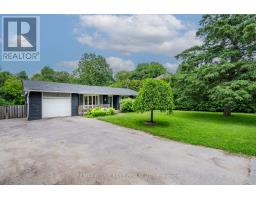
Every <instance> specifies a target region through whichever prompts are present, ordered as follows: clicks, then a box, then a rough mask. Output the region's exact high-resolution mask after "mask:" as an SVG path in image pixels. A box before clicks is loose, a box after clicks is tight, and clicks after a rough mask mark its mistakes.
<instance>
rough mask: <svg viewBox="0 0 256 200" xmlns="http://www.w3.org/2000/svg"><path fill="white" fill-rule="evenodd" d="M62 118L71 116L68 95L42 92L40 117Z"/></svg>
mask: <svg viewBox="0 0 256 200" xmlns="http://www.w3.org/2000/svg"><path fill="white" fill-rule="evenodd" d="M64 116H71V96H70V94H64V93H49V92H44V93H43V98H42V117H43V118H48V117H64Z"/></svg>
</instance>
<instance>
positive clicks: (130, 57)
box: [0, 15, 201, 75]
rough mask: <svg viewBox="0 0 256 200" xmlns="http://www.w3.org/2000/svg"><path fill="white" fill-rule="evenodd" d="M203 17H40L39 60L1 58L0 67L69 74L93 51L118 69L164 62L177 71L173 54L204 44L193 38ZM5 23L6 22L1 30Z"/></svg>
mask: <svg viewBox="0 0 256 200" xmlns="http://www.w3.org/2000/svg"><path fill="white" fill-rule="evenodd" d="M1 17H2V16H1ZM200 18H201V16H200V15H40V45H41V61H39V62H2V61H0V66H1V68H2V70H8V71H11V72H14V73H16V72H19V71H21V70H26V71H27V72H28V73H29V75H31V74H33V73H36V72H38V71H40V69H41V68H42V67H43V66H45V65H48V66H51V67H52V68H54V69H56V70H65V71H69V72H71V71H72V70H74V69H75V67H76V66H77V62H78V60H79V59H80V57H81V56H82V54H83V53H85V52H88V53H89V52H95V53H96V54H100V55H102V56H104V57H105V58H106V60H107V62H108V63H109V64H110V66H111V67H112V69H113V71H114V72H116V71H119V70H133V69H134V68H135V67H136V65H137V64H138V63H142V62H151V61H156V62H160V63H162V64H164V65H165V66H166V67H167V68H168V70H169V71H170V72H174V71H175V70H176V68H177V60H176V59H175V58H174V56H175V55H176V54H177V53H179V52H181V51H182V50H184V49H186V48H189V47H191V46H193V45H196V44H200V41H199V40H198V39H197V38H195V31H196V30H197V28H198V22H199V20H200ZM1 23H2V20H1V22H0V27H1V32H2V24H1ZM1 37H2V36H0V42H1ZM0 51H2V49H1V50H0Z"/></svg>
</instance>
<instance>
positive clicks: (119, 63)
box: [106, 56, 136, 73]
mask: <svg viewBox="0 0 256 200" xmlns="http://www.w3.org/2000/svg"><path fill="white" fill-rule="evenodd" d="M106 61H107V63H108V64H109V65H110V67H111V68H112V70H113V72H114V73H116V72H118V71H121V70H126V71H131V70H134V69H135V67H136V66H135V64H134V62H133V61H132V60H124V59H122V58H119V57H113V56H111V57H106Z"/></svg>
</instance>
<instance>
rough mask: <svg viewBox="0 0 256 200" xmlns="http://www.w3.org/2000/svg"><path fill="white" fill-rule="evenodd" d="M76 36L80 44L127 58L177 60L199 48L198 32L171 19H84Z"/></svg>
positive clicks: (135, 16)
mask: <svg viewBox="0 0 256 200" xmlns="http://www.w3.org/2000/svg"><path fill="white" fill-rule="evenodd" d="M92 30H93V31H92ZM74 33H75V34H76V37H77V40H78V41H79V42H80V43H81V44H85V45H89V46H92V47H94V48H98V49H103V50H114V51H118V52H122V53H124V54H129V53H140V52H143V53H154V54H165V55H169V56H174V55H176V54H177V53H179V52H180V51H182V50H184V49H186V48H188V47H191V46H194V45H197V44H200V41H199V40H198V39H196V38H195V30H191V29H190V28H189V27H186V26H185V25H184V24H183V22H182V21H180V20H178V19H177V18H176V17H175V16H172V15H83V16H81V17H80V23H79V25H78V26H77V27H76V28H75V29H74Z"/></svg>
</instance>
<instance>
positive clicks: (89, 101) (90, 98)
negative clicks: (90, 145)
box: [84, 95, 99, 106]
mask: <svg viewBox="0 0 256 200" xmlns="http://www.w3.org/2000/svg"><path fill="white" fill-rule="evenodd" d="M84 105H88V106H95V105H99V96H96V95H84Z"/></svg>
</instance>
